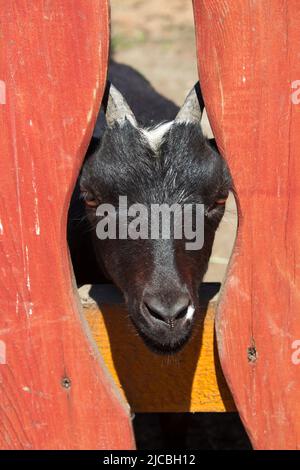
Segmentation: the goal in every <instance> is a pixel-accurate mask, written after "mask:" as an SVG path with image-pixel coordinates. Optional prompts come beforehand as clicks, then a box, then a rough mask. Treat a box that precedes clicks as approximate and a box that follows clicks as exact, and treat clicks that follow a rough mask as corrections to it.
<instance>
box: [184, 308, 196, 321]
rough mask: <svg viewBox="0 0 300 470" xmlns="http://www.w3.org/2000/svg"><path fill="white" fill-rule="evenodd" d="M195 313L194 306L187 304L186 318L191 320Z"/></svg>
mask: <svg viewBox="0 0 300 470" xmlns="http://www.w3.org/2000/svg"><path fill="white" fill-rule="evenodd" d="M194 313H195V307H194V306H193V305H189V306H188V309H187V314H186V319H187V320H191V319H192V318H193V315H194Z"/></svg>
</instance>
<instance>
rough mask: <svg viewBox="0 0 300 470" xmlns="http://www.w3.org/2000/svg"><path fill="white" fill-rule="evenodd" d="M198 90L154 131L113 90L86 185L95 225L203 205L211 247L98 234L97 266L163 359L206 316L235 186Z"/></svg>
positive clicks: (87, 169)
mask: <svg viewBox="0 0 300 470" xmlns="http://www.w3.org/2000/svg"><path fill="white" fill-rule="evenodd" d="M200 117H201V111H200V107H199V103H198V100H197V96H196V93H195V90H194V89H193V90H192V92H191V93H190V94H189V96H188V98H187V100H186V102H185V104H184V105H183V107H182V108H181V110H180V112H179V114H178V115H177V118H176V119H175V121H173V122H171V123H166V124H162V125H161V126H158V127H156V128H154V129H152V130H143V129H141V128H139V127H138V125H137V123H136V121H135V118H134V116H133V114H132V112H131V110H130V109H129V108H128V105H127V104H126V102H125V101H124V99H123V98H122V97H121V95H120V94H119V93H118V92H117V91H116V89H115V88H113V87H112V86H111V90H110V96H109V99H108V106H107V110H106V118H107V122H108V127H107V129H106V130H105V132H104V135H103V137H102V139H101V142H100V145H99V147H98V148H97V150H96V151H95V152H94V153H93V154H92V155H91V156H90V157H89V158H88V159H87V160H86V162H85V164H84V166H83V170H82V175H81V179H80V186H81V191H82V192H83V196H84V198H85V201H86V212H87V218H88V220H89V222H90V224H91V226H92V227H96V225H97V223H98V221H99V218H98V217H97V214H96V207H97V206H98V205H99V204H111V205H112V206H114V207H116V208H118V201H119V196H120V195H121V196H127V203H128V206H130V205H132V204H136V203H139V204H143V205H144V206H145V207H146V208H148V209H149V210H150V208H151V205H152V204H168V205H169V206H172V205H173V204H174V203H177V204H179V205H180V206H182V205H184V204H197V203H198V204H203V206H202V207H204V209H205V216H204V244H203V246H202V248H201V249H199V250H187V249H186V242H187V240H186V239H185V238H184V237H183V238H182V239H175V238H174V233H173V234H172V231H171V236H170V238H169V239H161V238H160V239H151V238H147V239H142V238H139V239H131V238H128V239H118V238H117V239H110V238H107V239H102V240H99V238H98V237H97V235H96V230H93V232H92V233H93V244H94V249H95V254H96V257H97V260H98V262H99V263H100V264H101V266H103V267H104V269H105V271H106V273H107V274H108V275H109V277H110V278H111V279H112V280H113V281H114V283H115V284H116V285H117V286H118V287H119V288H120V289H121V290H122V292H123V294H124V297H125V299H126V303H127V306H128V311H129V315H130V318H131V320H132V322H133V324H134V325H135V327H136V329H137V331H138V332H139V334H140V335H141V336H142V338H143V339H144V341H145V342H146V344H147V345H148V346H149V347H150V348H152V349H153V350H155V351H156V352H160V353H169V354H170V353H174V352H176V351H178V350H179V349H180V348H181V347H182V346H183V345H184V344H185V342H186V341H187V339H188V338H189V336H190V334H191V331H192V328H193V324H194V321H195V317H196V315H197V311H198V310H199V298H198V295H199V294H198V292H199V285H200V283H201V281H202V278H203V276H204V274H205V271H206V269H207V266H208V261H209V257H210V254H211V250H212V245H213V241H214V236H215V231H216V229H217V227H218V225H219V222H220V220H221V218H222V216H223V213H224V208H225V200H226V198H227V195H228V192H229V190H230V188H231V179H230V174H229V171H228V168H227V166H226V163H225V161H224V160H223V159H222V157H221V156H220V155H219V154H218V153H217V152H216V151H215V150H214V149H213V148H212V147H211V146H210V145H209V143H208V141H207V140H206V139H205V138H204V136H203V134H202V131H201V128H200Z"/></svg>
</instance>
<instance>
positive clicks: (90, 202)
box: [81, 191, 99, 207]
mask: <svg viewBox="0 0 300 470" xmlns="http://www.w3.org/2000/svg"><path fill="white" fill-rule="evenodd" d="M81 194H82V197H83V199H84V202H85V204H86V206H88V207H97V206H99V202H98V201H97V200H96V199H95V198H94V196H93V195H92V194H91V193H89V192H88V191H83V192H82V193H81Z"/></svg>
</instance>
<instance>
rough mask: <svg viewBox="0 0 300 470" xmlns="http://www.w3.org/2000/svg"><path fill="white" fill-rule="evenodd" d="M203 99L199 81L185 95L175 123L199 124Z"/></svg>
mask: <svg viewBox="0 0 300 470" xmlns="http://www.w3.org/2000/svg"><path fill="white" fill-rule="evenodd" d="M203 109H204V101H203V97H202V93H201V88H200V84H199V82H197V83H196V85H195V86H194V87H193V88H192V89H191V91H190V92H189V94H188V95H187V97H186V99H185V102H184V104H183V106H182V107H181V108H180V110H179V112H178V114H177V116H176V118H175V122H176V123H185V124H186V123H189V122H191V123H193V122H194V123H197V124H200V121H201V116H202V112H203Z"/></svg>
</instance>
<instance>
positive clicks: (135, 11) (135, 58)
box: [110, 0, 237, 282]
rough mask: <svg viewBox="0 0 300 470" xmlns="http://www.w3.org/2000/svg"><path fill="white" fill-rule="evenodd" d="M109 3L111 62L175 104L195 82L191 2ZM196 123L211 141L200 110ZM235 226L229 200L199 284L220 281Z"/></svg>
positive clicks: (126, 0)
mask: <svg viewBox="0 0 300 470" xmlns="http://www.w3.org/2000/svg"><path fill="white" fill-rule="evenodd" d="M110 4H111V26H112V38H111V55H112V58H113V60H114V61H115V62H117V63H119V64H126V65H128V66H130V67H132V68H133V69H135V70H136V71H137V72H139V73H140V74H142V75H143V76H144V77H145V78H146V80H148V81H149V82H150V84H151V85H152V87H153V88H154V89H155V90H156V91H157V92H158V93H160V94H161V95H163V96H164V97H165V98H168V99H169V100H171V101H173V102H174V103H175V104H176V105H177V106H181V105H182V104H183V102H184V99H185V97H186V95H187V94H188V92H189V91H190V89H191V88H192V87H193V86H194V84H195V83H196V82H197V81H198V72H197V56H196V44H195V31H194V17H193V8H192V1H191V0H172V1H170V0H151V1H147V0H111V1H110ZM119 74H120V72H119ZM117 85H118V84H117ZM142 99H143V97H141V100H142ZM145 103H146V99H145ZM142 105H143V103H141V106H142ZM150 106H151V104H150ZM162 114H163V113H162ZM168 118H169V116H168V115H165V116H163V119H168ZM201 124H202V129H203V132H204V133H205V134H206V135H207V136H208V137H213V134H212V131H211V129H210V125H209V122H208V119H207V115H206V112H205V113H204V115H203V119H202V123H201ZM236 227H237V215H236V205H235V201H234V198H233V196H231V197H230V198H229V200H228V202H227V205H226V213H225V216H224V218H223V221H222V223H221V225H220V227H219V229H218V231H217V235H216V240H215V244H214V248H213V253H212V256H211V259H210V265H209V269H208V272H207V273H206V276H205V279H204V280H205V281H207V282H208V281H209V282H222V280H223V279H224V275H225V272H226V268H227V264H228V260H229V257H230V254H231V251H232V247H233V244H234V239H235V234H236Z"/></svg>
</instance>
